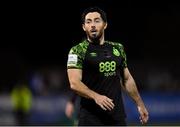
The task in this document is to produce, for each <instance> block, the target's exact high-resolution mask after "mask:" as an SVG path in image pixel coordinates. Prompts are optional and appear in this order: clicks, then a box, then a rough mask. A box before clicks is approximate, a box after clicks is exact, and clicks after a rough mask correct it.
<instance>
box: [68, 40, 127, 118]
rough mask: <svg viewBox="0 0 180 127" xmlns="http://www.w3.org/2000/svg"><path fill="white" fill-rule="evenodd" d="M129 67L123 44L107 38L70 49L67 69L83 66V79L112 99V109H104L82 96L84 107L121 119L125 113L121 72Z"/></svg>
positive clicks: (90, 86)
mask: <svg viewBox="0 0 180 127" xmlns="http://www.w3.org/2000/svg"><path fill="white" fill-rule="evenodd" d="M126 67H127V62H126V54H125V52H124V48H123V45H122V44H120V43H115V42H109V41H105V43H104V44H103V45H95V44H93V43H89V42H88V41H87V40H84V41H83V42H81V43H79V44H78V45H76V46H74V47H72V48H71V50H70V52H69V56H68V62H67V68H68V69H70V68H77V69H82V72H83V73H82V82H83V83H84V84H85V85H87V87H88V88H90V89H91V90H93V91H95V92H97V93H99V94H102V95H106V96H107V97H109V98H111V99H113V103H114V104H115V107H114V109H113V110H112V111H103V110H102V109H101V108H100V107H99V106H98V105H97V104H96V103H95V102H94V100H90V99H86V98H81V108H85V109H88V110H89V111H92V112H94V113H98V114H99V113H100V112H102V114H103V113H105V114H108V115H110V116H113V117H114V118H118V117H119V116H125V113H124V107H123V102H122V96H121V86H120V80H121V71H122V69H123V68H126Z"/></svg>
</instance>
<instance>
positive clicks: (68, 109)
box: [65, 102, 74, 118]
mask: <svg viewBox="0 0 180 127" xmlns="http://www.w3.org/2000/svg"><path fill="white" fill-rule="evenodd" d="M73 112H74V105H73V103H72V102H67V104H66V107H65V114H66V116H67V117H68V118H72V114H73Z"/></svg>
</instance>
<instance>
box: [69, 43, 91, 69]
mask: <svg viewBox="0 0 180 127" xmlns="http://www.w3.org/2000/svg"><path fill="white" fill-rule="evenodd" d="M88 45H89V43H88V42H87V41H86V40H84V41H83V42H81V43H79V44H78V45H76V46H73V47H72V48H71V49H70V51H69V54H68V62H67V68H68V69H69V68H77V69H82V68H83V60H84V58H85V54H86V51H87V47H88Z"/></svg>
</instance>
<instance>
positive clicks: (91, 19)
mask: <svg viewBox="0 0 180 127" xmlns="http://www.w3.org/2000/svg"><path fill="white" fill-rule="evenodd" d="M97 19H101V18H99V17H98V18H95V19H93V20H97ZM86 20H88V21H91V20H92V19H90V18H89V19H86Z"/></svg>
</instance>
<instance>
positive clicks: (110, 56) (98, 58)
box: [84, 45, 122, 68]
mask: <svg viewBox="0 0 180 127" xmlns="http://www.w3.org/2000/svg"><path fill="white" fill-rule="evenodd" d="M84 63H85V64H86V66H88V67H92V68H99V67H100V66H105V65H106V66H120V65H121V63H122V58H121V54H120V52H119V50H118V49H117V48H115V47H113V46H111V45H107V46H89V47H88V49H87V52H86V55H85V60H84Z"/></svg>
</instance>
